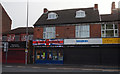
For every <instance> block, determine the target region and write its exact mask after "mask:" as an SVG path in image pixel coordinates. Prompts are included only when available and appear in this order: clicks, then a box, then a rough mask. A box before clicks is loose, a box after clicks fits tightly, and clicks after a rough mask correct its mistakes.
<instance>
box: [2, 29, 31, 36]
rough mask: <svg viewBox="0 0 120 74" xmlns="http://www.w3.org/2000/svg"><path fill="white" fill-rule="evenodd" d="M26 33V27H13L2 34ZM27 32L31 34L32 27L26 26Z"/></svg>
mask: <svg viewBox="0 0 120 74" xmlns="http://www.w3.org/2000/svg"><path fill="white" fill-rule="evenodd" d="M25 33H26V27H19V28H16V29H13V30H11V31H8V32H5V33H3V35H7V34H25ZM28 34H33V27H28Z"/></svg>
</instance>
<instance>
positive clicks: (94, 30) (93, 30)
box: [90, 24, 101, 38]
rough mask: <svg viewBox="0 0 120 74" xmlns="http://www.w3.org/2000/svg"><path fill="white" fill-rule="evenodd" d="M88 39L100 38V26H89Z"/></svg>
mask: <svg viewBox="0 0 120 74" xmlns="http://www.w3.org/2000/svg"><path fill="white" fill-rule="evenodd" d="M90 37H91V38H99V37H101V25H100V24H90Z"/></svg>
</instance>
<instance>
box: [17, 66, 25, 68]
mask: <svg viewBox="0 0 120 74" xmlns="http://www.w3.org/2000/svg"><path fill="white" fill-rule="evenodd" d="M17 67H18V68H25V66H17Z"/></svg>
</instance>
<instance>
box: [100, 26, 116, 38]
mask: <svg viewBox="0 0 120 74" xmlns="http://www.w3.org/2000/svg"><path fill="white" fill-rule="evenodd" d="M101 36H102V37H118V25H117V24H102V25H101Z"/></svg>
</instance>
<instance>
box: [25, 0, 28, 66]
mask: <svg viewBox="0 0 120 74" xmlns="http://www.w3.org/2000/svg"><path fill="white" fill-rule="evenodd" d="M26 19H27V20H26V26H27V27H26V49H25V65H27V54H28V0H27V18H26Z"/></svg>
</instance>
